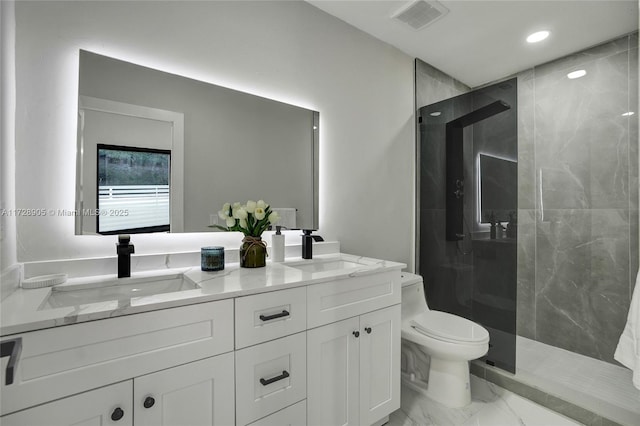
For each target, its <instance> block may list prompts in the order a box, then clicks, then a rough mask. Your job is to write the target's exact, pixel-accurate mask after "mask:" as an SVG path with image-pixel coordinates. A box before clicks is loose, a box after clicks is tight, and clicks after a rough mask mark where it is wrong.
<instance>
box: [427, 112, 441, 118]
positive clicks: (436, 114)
mask: <svg viewBox="0 0 640 426" xmlns="http://www.w3.org/2000/svg"><path fill="white" fill-rule="evenodd" d="M440 114H442V113H441V112H440V111H434V112H432V113H431V114H429V115H430V116H432V117H437V116H439V115H440Z"/></svg>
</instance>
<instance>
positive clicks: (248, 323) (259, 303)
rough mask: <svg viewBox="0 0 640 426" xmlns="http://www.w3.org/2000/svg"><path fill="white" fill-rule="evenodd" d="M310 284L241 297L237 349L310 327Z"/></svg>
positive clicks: (238, 311)
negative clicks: (308, 304) (308, 317)
mask: <svg viewBox="0 0 640 426" xmlns="http://www.w3.org/2000/svg"><path fill="white" fill-rule="evenodd" d="M306 296H307V289H306V287H300V288H292V289H289V290H281V291H273V292H270V293H263V294H256V295H252V296H246V297H238V298H237V299H236V301H235V303H236V309H235V317H236V349H240V348H245V347H247V346H252V345H255V344H258V343H262V342H266V341H268V340H273V339H277V338H279V337H284V336H288V335H290V334H294V333H298V332H300V331H304V330H305V329H306V328H307V297H306Z"/></svg>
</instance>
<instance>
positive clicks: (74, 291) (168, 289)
mask: <svg viewBox="0 0 640 426" xmlns="http://www.w3.org/2000/svg"><path fill="white" fill-rule="evenodd" d="M197 288H200V286H198V285H197V284H195V283H193V282H191V281H190V280H188V279H186V278H185V277H184V276H183V275H182V274H181V273H173V274H169V275H160V276H147V277H133V278H119V279H118V278H112V279H106V280H105V279H103V280H90V281H89V282H81V283H76V284H64V285H60V286H56V287H53V288H52V289H51V294H50V295H49V297H48V298H47V300H46V301H45V303H44V304H43V305H42V307H41V308H40V310H42V309H55V308H62V307H67V306H78V305H86V304H89V303H97V302H107V301H120V300H130V299H131V298H136V297H144V296H152V295H155V294H163V293H173V292H177V291H185V290H194V289H197Z"/></svg>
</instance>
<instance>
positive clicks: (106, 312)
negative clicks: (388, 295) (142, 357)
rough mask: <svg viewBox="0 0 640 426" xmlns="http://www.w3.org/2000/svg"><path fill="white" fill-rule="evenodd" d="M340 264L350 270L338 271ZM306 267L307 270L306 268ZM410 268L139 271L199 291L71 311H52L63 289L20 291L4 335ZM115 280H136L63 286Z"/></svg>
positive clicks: (365, 263)
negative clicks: (181, 282) (52, 299)
mask: <svg viewBox="0 0 640 426" xmlns="http://www.w3.org/2000/svg"><path fill="white" fill-rule="evenodd" d="M341 261H342V262H347V263H346V264H345V265H342V264H338V263H335V262H341ZM348 262H351V263H348ZM312 263H313V264H315V265H320V264H324V265H327V267H326V268H324V269H326V270H322V269H323V267H322V266H319V267H317V268H316V267H309V269H305V266H304V265H308V264H312ZM337 265H342V266H345V267H337ZM301 266H302V269H300V267H301ZM404 267H406V265H405V264H403V263H397V262H390V261H384V260H378V259H371V258H365V257H359V256H353V255H349V254H344V253H336V254H327V255H319V256H314V259H312V260H304V259H301V258H300V257H297V258H287V259H285V262H282V263H273V262H270V261H267V266H265V267H264V268H252V269H249V268H240V266H239V264H238V263H230V264H227V265H225V269H224V270H222V271H217V272H204V271H201V270H200V266H194V267H184V268H174V269H162V270H158V271H146V272H139V273H135V272H134V273H132V274H131V278H132V279H137V278H143V277H153V276H157V277H160V276H168V275H174V276H180V275H181V274H184V277H185V281H187V282H190V283H192V284H196V285H197V286H196V285H194V287H196V288H195V289H191V290H182V291H176V292H165V293H161V294H153V295H150V296H141V297H128V298H126V299H124V300H122V299H120V300H118V298H116V297H114V298H113V299H115V300H106V301H99V302H95V303H87V304H78V305H74V306H65V307H52V306H51V304H50V303H48V300H49V297H50V296H51V294H52V292H57V291H60V289H58V288H56V287H53V288H52V287H47V288H39V289H22V288H20V289H18V290H16V291H15V292H13V293H12V294H11V295H9V296H8V297H7V298H6V299H4V300H3V301H2V304H1V306H0V307H1V317H0V318H1V322H0V335H1V336H8V335H11V334H16V333H24V332H27V331H34V330H40V329H44V328H51V327H57V326H62V325H69V324H75V323H79V322H84V321H93V320H98V319H105V318H111V317H116V316H121V315H130V314H135V313H140V312H148V311H154V310H158V309H167V308H174V307H178V306H184V305H190V304H195V303H203V302H210V301H214V300H221V299H229V298H233V297H239V296H247V295H251V294H256V293H264V292H269V291H274V290H284V289H287V288H293V287H301V286H307V285H310V284H317V283H322V282H327V281H332V280H337V279H345V278H348V277H355V276H362V275H368V274H372V273H378V272H383V271H392V270H401V269H402V268H404ZM314 269H315V270H314ZM114 280H116V281H117V285H119V284H121V283H122V284H127V283H128V282H131V280H129V279H127V278H122V279H120V280H117V278H116V276H115V274H113V275H100V276H94V277H77V278H71V279H69V280H68V281H67V283H65V284H63V285H64V286H73V287H74V288H81V287H83V286H86V287H92V286H93V287H94V288H98V287H100V285H101V283H107V284H108V282H109V281H111V282H113V281H114ZM81 291H82V290H81Z"/></svg>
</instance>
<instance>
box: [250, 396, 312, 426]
mask: <svg viewBox="0 0 640 426" xmlns="http://www.w3.org/2000/svg"><path fill="white" fill-rule="evenodd" d="M306 424H307V401H300V402H298V403H297V404H293V405H292V406H290V407H287V408H285V409H282V410H280V411H278V412H276V413H273V414H271V415H270V416H267V417H264V418H262V419H260V420H258V421H255V422H253V423H251V424H250V425H249V426H306Z"/></svg>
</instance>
